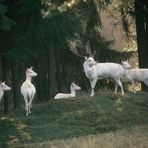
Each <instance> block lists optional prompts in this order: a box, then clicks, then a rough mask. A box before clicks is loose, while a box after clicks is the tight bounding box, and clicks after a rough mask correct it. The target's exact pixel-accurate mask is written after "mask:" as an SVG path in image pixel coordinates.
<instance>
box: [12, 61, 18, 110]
mask: <svg viewBox="0 0 148 148" xmlns="http://www.w3.org/2000/svg"><path fill="white" fill-rule="evenodd" d="M11 67H12V86H13V104H14V109H16V108H17V107H18V98H19V92H20V88H19V61H18V60H17V59H14V60H13V61H12V66H11Z"/></svg>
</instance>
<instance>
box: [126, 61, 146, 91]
mask: <svg viewBox="0 0 148 148" xmlns="http://www.w3.org/2000/svg"><path fill="white" fill-rule="evenodd" d="M124 64H129V63H128V62H125V63H124ZM123 66H124V65H123ZM124 67H125V66H124ZM125 69H126V71H125V76H126V78H127V79H128V81H129V82H130V83H131V84H132V91H133V92H134V93H135V92H136V91H135V83H136V82H144V83H145V85H147V86H148V69H147V68H135V69H134V68H132V69H127V68H126V67H125Z"/></svg>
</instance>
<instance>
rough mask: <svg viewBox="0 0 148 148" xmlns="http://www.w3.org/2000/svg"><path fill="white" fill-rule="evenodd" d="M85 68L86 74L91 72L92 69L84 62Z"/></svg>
mask: <svg viewBox="0 0 148 148" xmlns="http://www.w3.org/2000/svg"><path fill="white" fill-rule="evenodd" d="M83 67H84V71H85V72H88V71H90V69H91V67H90V66H88V64H87V63H85V62H84V64H83Z"/></svg>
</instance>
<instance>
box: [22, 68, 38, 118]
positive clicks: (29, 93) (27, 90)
mask: <svg viewBox="0 0 148 148" xmlns="http://www.w3.org/2000/svg"><path fill="white" fill-rule="evenodd" d="M35 76H37V73H36V72H34V71H33V70H32V67H31V68H27V70H26V80H25V82H24V83H23V84H22V86H21V94H22V95H23V97H24V100H25V110H26V116H28V114H31V107H32V100H33V98H34V95H35V93H36V89H35V87H34V85H33V84H32V83H31V79H32V77H35Z"/></svg>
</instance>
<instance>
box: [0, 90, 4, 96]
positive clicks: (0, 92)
mask: <svg viewBox="0 0 148 148" xmlns="http://www.w3.org/2000/svg"><path fill="white" fill-rule="evenodd" d="M3 95H4V91H3V90H2V88H1V87H0V99H1V98H2V97H3Z"/></svg>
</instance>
